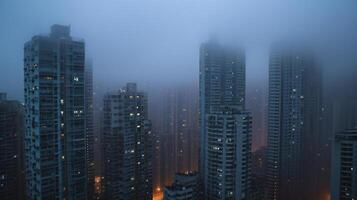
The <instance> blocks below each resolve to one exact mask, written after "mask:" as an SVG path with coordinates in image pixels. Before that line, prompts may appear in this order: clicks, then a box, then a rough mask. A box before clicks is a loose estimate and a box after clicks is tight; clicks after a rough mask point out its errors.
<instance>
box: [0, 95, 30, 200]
mask: <svg viewBox="0 0 357 200" xmlns="http://www.w3.org/2000/svg"><path fill="white" fill-rule="evenodd" d="M23 137H24V108H23V106H22V105H21V104H20V102H18V101H9V100H7V99H6V94H5V93H0V197H1V199H5V200H24V199H25V168H24V149H23Z"/></svg>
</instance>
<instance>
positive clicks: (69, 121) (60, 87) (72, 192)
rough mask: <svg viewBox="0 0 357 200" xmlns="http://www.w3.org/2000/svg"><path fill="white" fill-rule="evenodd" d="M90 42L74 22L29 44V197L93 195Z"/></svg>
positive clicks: (26, 74)
mask: <svg viewBox="0 0 357 200" xmlns="http://www.w3.org/2000/svg"><path fill="white" fill-rule="evenodd" d="M84 57H85V47H84V41H83V40H79V39H75V38H73V37H71V36H70V27H69V26H62V25H53V26H52V27H51V33H50V34H49V35H37V36H34V37H32V39H31V40H30V41H29V42H27V43H25V47H24V79H25V80H24V81H25V91H24V93H25V110H26V135H25V146H26V150H25V151H26V183H27V197H28V198H29V199H87V162H86V158H87V156H86V152H87V148H86V128H85V126H86V123H85V121H86V115H85V111H86V110H85V103H86V101H85V85H84V70H85V66H84V59H85V58H84Z"/></svg>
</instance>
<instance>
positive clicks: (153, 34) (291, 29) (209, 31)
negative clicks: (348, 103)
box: [0, 0, 357, 99]
mask: <svg viewBox="0 0 357 200" xmlns="http://www.w3.org/2000/svg"><path fill="white" fill-rule="evenodd" d="M55 23H58V24H65V25H71V34H72V36H75V37H80V38H84V39H85V41H86V51H87V57H90V58H92V60H93V68H94V79H95V82H96V83H98V84H100V85H102V86H103V87H110V86H115V87H116V86H118V85H120V84H121V83H123V82H126V81H136V82H139V83H141V84H143V83H148V84H153V85H160V84H161V85H170V84H185V83H195V82H197V79H198V48H199V45H200V43H201V42H203V41H206V40H207V39H208V38H209V37H210V36H216V37H218V38H219V40H221V41H225V42H230V43H233V44H235V45H240V46H244V47H245V48H246V55H247V78H248V85H249V84H253V83H255V82H258V81H259V80H262V81H260V82H262V83H265V82H266V80H267V69H268V63H267V62H268V48H269V45H270V43H271V42H272V41H276V40H279V39H282V38H285V37H287V36H288V37H292V38H294V37H296V38H301V37H303V38H307V39H308V40H307V41H313V42H316V44H319V45H321V47H323V48H322V50H324V51H326V52H325V53H327V55H331V54H340V55H345V54H346V52H347V50H346V49H353V51H350V50H349V51H348V52H352V54H354V55H355V56H350V58H354V57H357V53H356V51H354V50H356V46H357V1H354V0H342V1H338V0H296V1H292V0H243V1H242V0H235V1H225V0H216V1H213V0H125V1H124V0H112V1H109V0H101V1H99V0H97V1H93V0H81V1H80V0H77V1H76V0H60V1H50V0H41V1H40V0H22V1H20V0H0V44H1V45H0V61H1V62H0V91H5V92H8V93H9V96H10V98H20V99H22V95H23V94H22V90H23V44H24V43H25V42H26V41H28V40H30V38H31V37H32V36H33V35H35V34H39V33H41V34H43V33H48V32H49V29H50V26H51V25H52V24H55ZM344 60H345V58H344V56H342V59H341V58H340V60H339V62H335V64H332V65H336V68H338V67H342V66H344V65H351V62H350V61H347V60H348V59H346V62H343V61H344ZM356 67H357V66H356Z"/></svg>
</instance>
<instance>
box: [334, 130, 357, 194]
mask: <svg viewBox="0 0 357 200" xmlns="http://www.w3.org/2000/svg"><path fill="white" fill-rule="evenodd" d="M331 199H333V200H334V199H346V200H347V199H349V200H352V199H357V130H356V129H354V130H347V131H344V132H340V133H337V134H336V136H335V139H334V142H333V151H332V166H331Z"/></svg>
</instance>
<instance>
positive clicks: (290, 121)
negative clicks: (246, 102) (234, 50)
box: [266, 44, 323, 200]
mask: <svg viewBox="0 0 357 200" xmlns="http://www.w3.org/2000/svg"><path fill="white" fill-rule="evenodd" d="M268 98H269V99H268V149H267V188H268V197H267V198H266V199H274V200H276V199H278V200H282V199H291V200H294V199H304V200H305V199H320V198H318V197H316V196H315V195H318V193H319V187H320V184H321V183H319V175H320V173H322V172H321V167H320V165H321V163H322V162H321V157H320V155H321V153H320V147H321V145H322V144H321V143H320V142H321V141H322V140H321V138H320V137H323V136H322V135H321V134H320V111H321V107H320V106H321V105H320V104H321V76H320V70H319V68H318V65H317V63H316V61H315V59H314V57H313V55H312V53H311V52H310V51H309V50H307V48H303V47H298V46H297V45H285V44H283V45H281V44H278V45H276V46H274V47H273V48H272V50H271V52H270V61H269V97H268Z"/></svg>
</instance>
